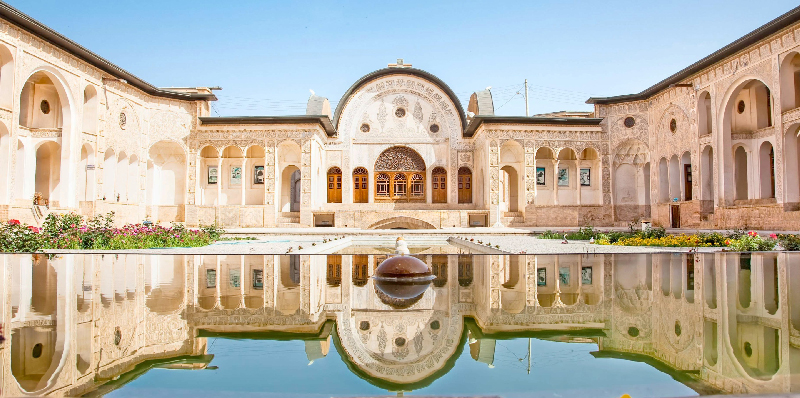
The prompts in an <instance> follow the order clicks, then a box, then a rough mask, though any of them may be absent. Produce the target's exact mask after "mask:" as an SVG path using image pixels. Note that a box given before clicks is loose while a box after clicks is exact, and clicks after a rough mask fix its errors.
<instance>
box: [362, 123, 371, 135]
mask: <svg viewBox="0 0 800 398" xmlns="http://www.w3.org/2000/svg"><path fill="white" fill-rule="evenodd" d="M361 132H362V133H369V124H366V123H364V124H362V125H361Z"/></svg>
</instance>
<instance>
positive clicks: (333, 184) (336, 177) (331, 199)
mask: <svg viewBox="0 0 800 398" xmlns="http://www.w3.org/2000/svg"><path fill="white" fill-rule="evenodd" d="M328 203H342V169H340V168H338V167H331V168H330V169H328Z"/></svg>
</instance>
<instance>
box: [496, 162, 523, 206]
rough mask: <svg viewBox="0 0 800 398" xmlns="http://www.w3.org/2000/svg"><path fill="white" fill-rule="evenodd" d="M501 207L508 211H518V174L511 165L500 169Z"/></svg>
mask: <svg viewBox="0 0 800 398" xmlns="http://www.w3.org/2000/svg"><path fill="white" fill-rule="evenodd" d="M500 187H501V190H500V198H501V199H502V200H501V202H502V204H501V207H503V208H504V209H505V210H506V211H508V212H517V211H519V176H518V174H517V170H515V169H514V167H512V166H503V167H502V168H501V169H500Z"/></svg>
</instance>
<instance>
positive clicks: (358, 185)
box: [353, 167, 369, 203]
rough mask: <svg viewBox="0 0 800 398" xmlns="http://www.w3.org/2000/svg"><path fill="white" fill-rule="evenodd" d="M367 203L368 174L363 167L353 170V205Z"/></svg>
mask: <svg viewBox="0 0 800 398" xmlns="http://www.w3.org/2000/svg"><path fill="white" fill-rule="evenodd" d="M367 202H369V172H367V169H365V168H363V167H356V168H355V169H354V170H353V203H367Z"/></svg>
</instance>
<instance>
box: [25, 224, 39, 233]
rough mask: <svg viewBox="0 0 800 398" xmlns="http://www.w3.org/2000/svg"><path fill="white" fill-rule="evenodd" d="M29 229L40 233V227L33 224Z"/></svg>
mask: <svg viewBox="0 0 800 398" xmlns="http://www.w3.org/2000/svg"><path fill="white" fill-rule="evenodd" d="M28 229H29V230H31V231H33V232H35V233H37V234H38V233H39V228H36V227H34V226H33V225H29V226H28Z"/></svg>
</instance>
